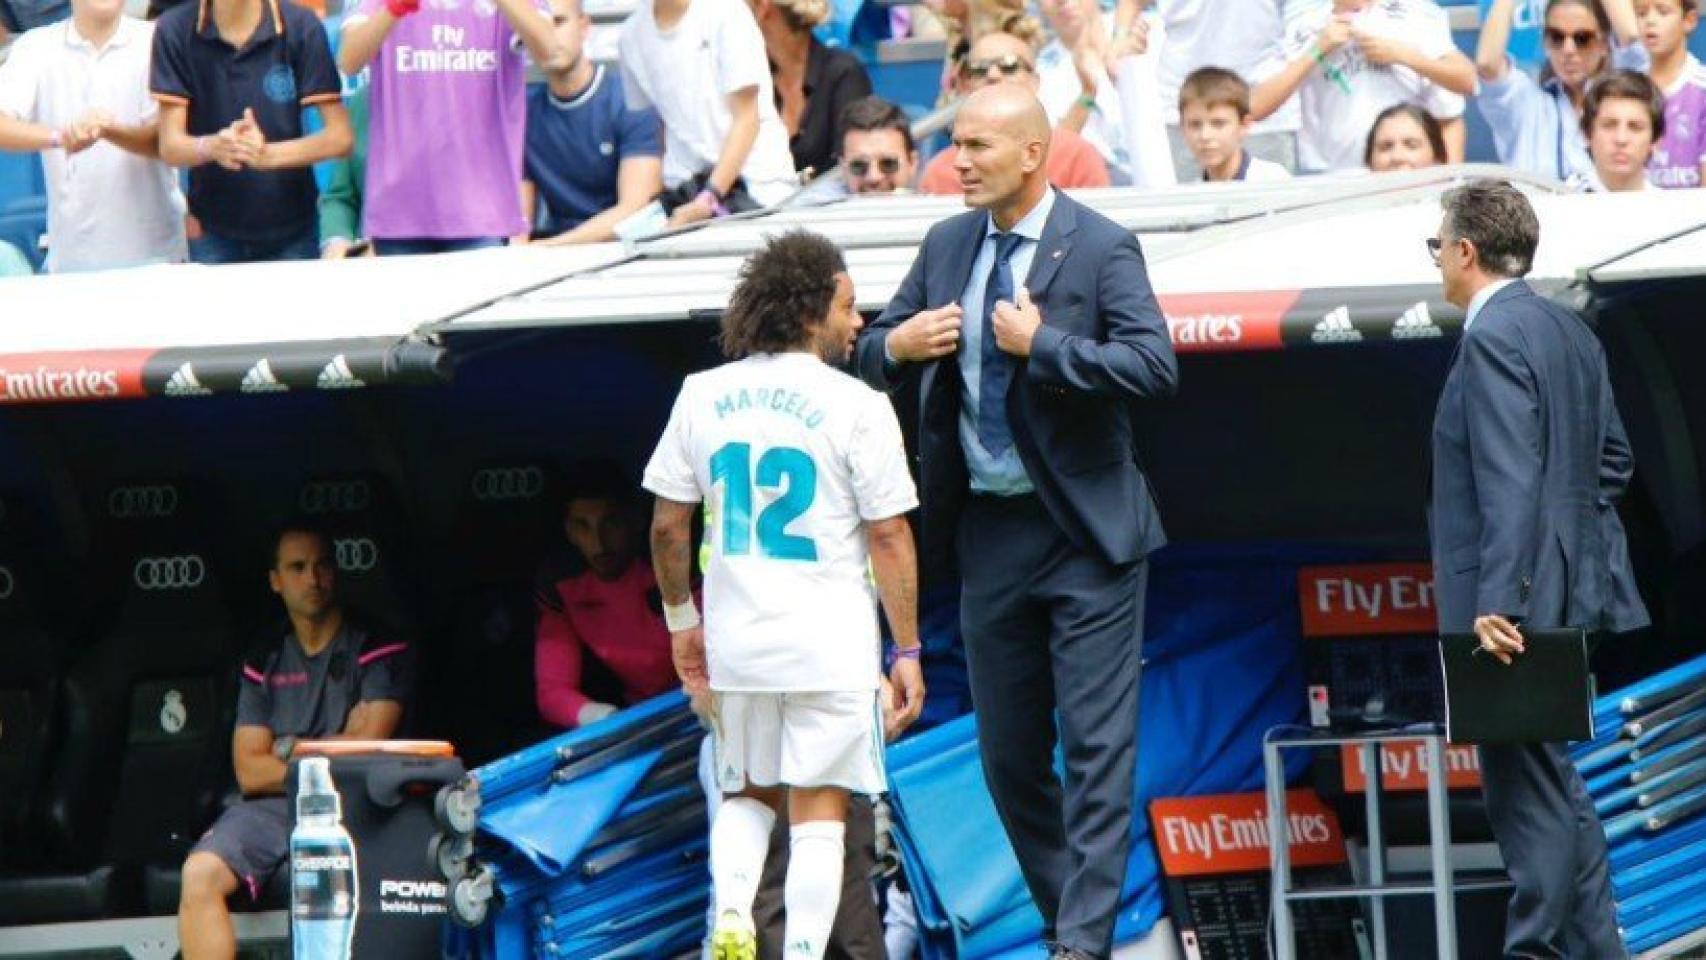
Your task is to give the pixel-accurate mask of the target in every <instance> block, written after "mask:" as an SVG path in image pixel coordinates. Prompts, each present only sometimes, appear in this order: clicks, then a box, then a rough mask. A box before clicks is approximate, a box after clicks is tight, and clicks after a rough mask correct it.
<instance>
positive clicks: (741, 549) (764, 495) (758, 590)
mask: <svg viewBox="0 0 1706 960" xmlns="http://www.w3.org/2000/svg"><path fill="white" fill-rule="evenodd" d="M644 485H645V488H646V489H647V490H649V491H651V492H652V493H654V494H656V495H658V496H660V497H663V498H665V499H668V500H674V501H676V502H679V503H697V502H700V501H708V502H709V504H710V506H711V511H710V514H711V519H710V522H709V523H708V525H707V530H706V538H707V540H708V541H709V543H710V557H709V562H708V563H707V566H706V571H705V589H704V597H705V613H704V620H705V647H706V656H707V666H708V668H709V672H710V678H711V688H712V689H714V690H720V691H801V692H806V691H829V690H870V689H874V688H875V687H876V685H877V678H878V675H879V671H880V669H881V658H880V650H879V647H880V638H879V635H878V629H877V596H876V590H875V588H874V586H873V585H872V583H871V580H870V578H869V576H867V569H868V566H869V548H868V545H867V542H866V533H865V524H866V523H867V522H872V521H877V520H886V519H888V518H890V517H896V516H900V515H901V514H904V513H906V512H907V511H909V510H911V509H912V508H914V507H916V506H917V505H918V494H917V490H916V489H915V488H914V486H913V483H912V475H911V474H910V473H909V472H908V471H907V465H906V451H905V448H904V446H903V445H902V441H901V435H900V424H899V422H898V421H897V420H896V419H895V414H894V408H893V407H891V406H890V405H889V401H888V398H887V397H885V396H883V395H882V394H880V393H877V392H876V391H875V390H872V389H871V388H870V387H867V386H865V385H864V384H863V383H861V382H859V381H858V380H855V379H853V378H852V377H850V376H848V375H847V374H844V373H841V372H840V371H838V370H835V369H833V368H831V367H830V366H828V365H827V364H825V363H824V362H823V361H821V360H819V359H818V358H817V357H815V356H812V355H810V354H805V353H784V354H761V355H757V356H753V357H748V358H746V359H744V360H739V361H736V362H734V363H729V364H725V365H724V366H721V367H717V368H715V369H713V370H707V371H705V372H703V373H698V374H694V375H693V376H690V377H688V378H687V380H686V382H685V383H683V384H682V387H681V393H680V395H679V396H677V397H676V401H675V408H674V410H673V411H671V413H670V417H669V425H668V426H667V427H665V428H664V432H663V437H662V439H660V440H659V441H658V446H657V450H656V451H655V452H654V453H653V454H652V459H651V462H650V463H648V464H647V465H646V472H645V479H644Z"/></svg>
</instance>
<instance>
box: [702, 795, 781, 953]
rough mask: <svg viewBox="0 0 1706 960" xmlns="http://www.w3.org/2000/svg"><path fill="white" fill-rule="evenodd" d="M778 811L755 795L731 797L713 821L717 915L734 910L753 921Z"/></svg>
mask: <svg viewBox="0 0 1706 960" xmlns="http://www.w3.org/2000/svg"><path fill="white" fill-rule="evenodd" d="M775 826H776V811H774V810H771V809H770V808H769V807H767V806H765V805H764V804H762V803H760V802H758V801H757V800H754V799H752V798H751V797H730V798H728V799H727V800H724V801H723V803H722V805H721V806H720V807H718V808H717V818H716V820H715V821H713V822H712V824H711V883H712V886H713V888H714V889H715V891H716V895H717V916H719V917H721V916H722V915H723V914H724V913H727V912H728V911H730V910H733V911H734V912H735V913H736V914H737V915H739V916H740V918H741V919H743V920H745V921H746V922H747V923H749V924H750V923H751V922H752V900H753V898H754V897H756V896H758V881H759V879H760V878H761V876H762V875H763V873H764V856H765V854H767V853H769V852H770V831H771V829H772V828H773V827H775Z"/></svg>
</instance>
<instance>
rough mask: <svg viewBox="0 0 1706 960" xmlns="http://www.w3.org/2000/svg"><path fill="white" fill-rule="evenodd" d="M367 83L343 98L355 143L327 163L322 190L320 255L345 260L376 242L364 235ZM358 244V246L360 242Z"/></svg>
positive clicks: (370, 250)
mask: <svg viewBox="0 0 1706 960" xmlns="http://www.w3.org/2000/svg"><path fill="white" fill-rule="evenodd" d="M369 96H370V94H369V92H368V85H367V84H365V83H364V84H362V85H361V87H360V88H358V89H357V90H356V91H355V92H354V93H352V94H350V97H349V99H348V100H346V101H345V102H344V106H345V109H347V110H348V111H349V123H350V130H351V132H352V136H353V139H354V146H352V147H351V148H350V152H349V155H348V156H346V157H339V158H338V159H336V160H333V161H332V162H331V163H330V164H329V165H328V166H329V167H330V173H329V175H328V176H327V178H326V189H325V190H324V191H322V192H321V193H320V256H321V257H322V258H324V259H327V260H342V259H343V258H344V257H347V256H350V255H351V251H352V250H356V251H359V252H360V253H364V254H365V255H367V256H372V255H373V244H372V243H371V242H370V241H364V240H362V239H361V237H362V233H361V207H362V198H363V197H364V196H365V194H364V192H363V188H364V187H365V186H366V183H367V118H368V110H367V104H368V97H369ZM358 244H359V246H357V245H358Z"/></svg>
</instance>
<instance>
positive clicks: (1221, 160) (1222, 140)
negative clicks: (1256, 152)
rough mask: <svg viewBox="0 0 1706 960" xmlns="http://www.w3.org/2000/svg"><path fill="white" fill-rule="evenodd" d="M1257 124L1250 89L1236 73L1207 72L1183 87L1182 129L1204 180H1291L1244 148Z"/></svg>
mask: <svg viewBox="0 0 1706 960" xmlns="http://www.w3.org/2000/svg"><path fill="white" fill-rule="evenodd" d="M1253 123H1254V121H1252V120H1251V119H1250V85H1249V84H1247V83H1245V82H1244V79H1243V78H1242V77H1240V76H1238V74H1236V73H1233V72H1232V71H1231V70H1225V69H1222V68H1220V67H1203V68H1202V69H1200V70H1197V71H1195V72H1193V73H1192V74H1191V75H1190V76H1189V77H1186V78H1185V84H1184V86H1182V87H1180V88H1179V126H1180V127H1181V128H1182V129H1183V130H1184V131H1185V143H1187V144H1189V145H1190V148H1191V159H1193V160H1194V161H1196V165H1197V167H1198V169H1200V170H1202V178H1203V180H1204V181H1207V182H1224V181H1227V180H1249V181H1252V182H1261V181H1271V180H1289V179H1291V172H1290V171H1288V170H1286V168H1284V167H1282V166H1280V165H1279V164H1277V163H1274V162H1273V161H1272V160H1263V159H1261V158H1260V157H1255V156H1252V155H1251V154H1250V151H1248V150H1246V149H1245V148H1244V139H1245V138H1246V137H1248V136H1249V134H1250V127H1251V126H1252V125H1253Z"/></svg>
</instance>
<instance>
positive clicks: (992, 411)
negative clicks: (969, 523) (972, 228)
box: [977, 233, 1025, 457]
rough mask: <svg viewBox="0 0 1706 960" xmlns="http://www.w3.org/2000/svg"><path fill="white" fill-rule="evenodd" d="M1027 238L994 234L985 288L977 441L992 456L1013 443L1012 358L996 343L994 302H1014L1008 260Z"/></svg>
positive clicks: (997, 454) (1011, 234) (1010, 268)
mask: <svg viewBox="0 0 1706 960" xmlns="http://www.w3.org/2000/svg"><path fill="white" fill-rule="evenodd" d="M1024 239H1025V238H1024V237H1021V236H1019V235H1018V234H1016V233H998V234H995V266H993V267H991V268H990V270H989V282H988V283H987V284H985V285H984V288H983V350H982V354H983V361H982V364H981V368H980V373H979V376H978V401H977V442H978V443H981V444H983V449H985V450H987V451H989V453H990V454H991V455H992V456H997V457H999V456H1001V455H1002V454H1004V453H1006V452H1007V448H1008V447H1011V446H1012V445H1013V431H1012V430H1011V429H1009V428H1008V426H1007V384H1008V383H1010V382H1011V381H1012V379H1013V358H1012V357H1009V356H1008V355H1007V354H1005V353H1003V352H1002V351H1001V348H1000V347H998V346H996V345H995V304H996V303H997V302H998V301H1001V300H1005V301H1007V302H1008V303H1012V302H1013V267H1012V265H1011V264H1010V263H1008V261H1009V260H1010V259H1011V258H1012V256H1013V252H1014V251H1015V250H1017V249H1019V244H1020V243H1022V242H1023V241H1024Z"/></svg>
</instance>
